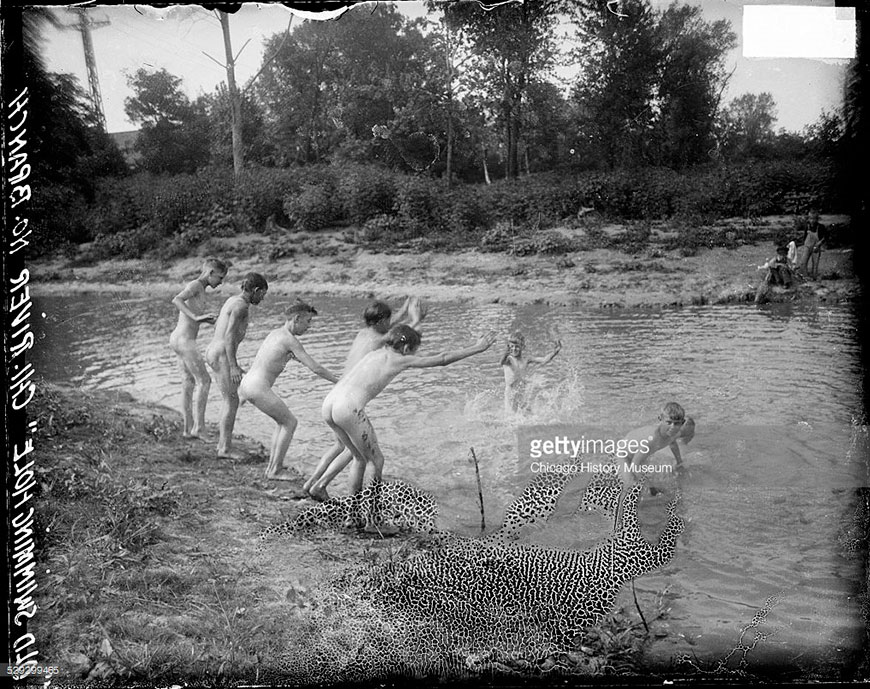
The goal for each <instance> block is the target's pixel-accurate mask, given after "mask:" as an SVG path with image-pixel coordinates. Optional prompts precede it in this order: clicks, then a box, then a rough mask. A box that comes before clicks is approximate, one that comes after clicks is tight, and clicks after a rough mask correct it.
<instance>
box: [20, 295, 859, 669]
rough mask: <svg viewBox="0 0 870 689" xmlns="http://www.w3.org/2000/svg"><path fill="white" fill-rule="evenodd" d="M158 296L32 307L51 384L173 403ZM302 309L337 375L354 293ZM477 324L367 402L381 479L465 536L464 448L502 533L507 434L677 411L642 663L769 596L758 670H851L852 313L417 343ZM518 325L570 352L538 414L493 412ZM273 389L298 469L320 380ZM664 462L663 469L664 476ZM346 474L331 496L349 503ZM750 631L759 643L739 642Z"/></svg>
mask: <svg viewBox="0 0 870 689" xmlns="http://www.w3.org/2000/svg"><path fill="white" fill-rule="evenodd" d="M230 293H231V292H230V290H228V289H227V288H226V287H225V288H224V289H223V290H222V292H221V293H218V294H214V295H211V296H210V298H211V299H212V302H213V305H214V309H215V310H217V308H219V306H220V303H221V301H222V299H223V298H226V297H227V296H229V294H230ZM171 296H172V293H170V292H166V293H165V294H158V295H157V296H153V295H152V296H147V297H144V296H137V295H119V294H112V295H105V294H101V295H76V296H69V297H66V296H44V297H41V298H38V299H37V300H36V306H37V307H38V308H37V309H36V312H35V313H36V315H37V316H38V317H39V318H37V319H34V320H35V321H36V322H37V323H38V326H37V329H38V330H41V332H39V333H38V334H39V337H40V340H39V346H38V349H37V351H36V356H35V357H34V365H35V367H36V368H37V370H38V371H39V372H40V373H41V374H42V375H43V376H44V377H45V378H46V379H47V380H49V381H56V382H64V383H72V384H76V385H80V386H81V387H82V388H84V389H118V390H125V391H128V392H130V393H132V394H133V395H134V396H135V397H137V398H138V399H140V400H143V401H146V402H155V403H160V404H164V405H167V406H172V407H175V406H176V405H177V400H178V396H179V392H178V391H179V383H180V375H179V373H178V369H177V366H176V362H175V360H174V355H173V354H172V353H171V352H170V350H169V348H168V346H167V338H168V335H169V332H170V331H171V330H172V329H173V327H174V323H175V318H176V315H175V310H174V308H173V307H172V305H171V303H170V302H169V299H170V298H171ZM312 302H313V304H314V305H315V306H316V307H317V309H318V310H319V312H320V315H319V316H317V317H316V318H315V319H314V321H313V325H312V328H311V330H310V331H309V332H308V333H307V334H306V335H304V336H303V337H302V338H301V340H302V342H303V344H304V346H305V347H306V349H307V351H308V352H309V353H310V354H311V355H312V356H313V357H314V358H315V359H317V360H318V361H320V362H321V363H323V364H325V365H326V366H327V367H329V368H331V369H332V370H335V371H340V370H341V366H342V363H343V360H344V356H345V355H346V352H347V350H348V347H349V345H350V343H351V341H352V339H353V337H354V335H355V333H356V331H357V330H358V329H359V328H360V327H361V325H362V323H361V313H362V310H363V309H364V307H365V305H366V302H365V301H364V300H360V299H344V298H330V297H317V298H314V299H312ZM286 304H287V299H281V298H278V297H273V295H269V296H268V297H267V298H266V300H265V302H264V303H263V304H262V305H261V306H260V307H254V308H252V311H251V324H250V327H249V332H248V337H247V339H246V340H245V341H244V342H243V343H242V345H241V347H240V350H239V360H240V363H241V364H242V366H243V367H246V366H247V364H248V363H250V361H251V360H252V359H253V356H254V354H255V352H256V349H257V346H258V344H259V342H260V341H262V339H263V338H264V337H265V335H266V334H267V333H268V331H269V330H270V329H272V328H274V327H278V326H279V325H281V317H280V313H281V310H282V308H283V307H284V306H286ZM42 314H44V316H43V315H42ZM40 319H41V321H40ZM489 329H494V330H495V331H496V332H497V333H499V336H500V339H499V341H498V342H497V344H496V345H494V346H493V347H492V348H491V349H490V350H489V351H487V352H485V353H484V354H481V355H478V356H476V357H473V358H471V359H467V360H465V361H462V362H459V363H457V364H454V365H451V366H448V367H445V368H436V369H429V370H423V371H409V372H406V373H404V374H402V375H401V376H400V377H398V378H397V379H396V380H394V381H393V382H392V383H391V384H390V386H389V387H388V388H387V390H386V391H385V392H384V393H383V394H382V395H381V397H380V398H378V399H376V400H374V401H373V402H372V403H371V404H370V405H369V408H368V410H369V416H370V418H371V419H372V422H373V424H374V426H375V429H376V430H377V432H378V437H379V440H380V443H381V446H382V449H383V451H384V455H385V457H386V467H385V476H386V478H387V479H389V478H390V477H395V478H402V479H404V480H408V481H410V482H412V483H415V484H417V485H419V486H421V487H423V488H425V489H427V490H429V491H431V492H432V493H434V494H435V495H436V497H437V499H438V502H439V504H440V506H441V511H440V519H439V526H440V527H441V528H446V529H451V530H454V531H458V532H462V533H466V534H474V533H477V532H478V530H479V522H480V508H479V505H478V497H477V484H476V481H475V474H474V465H473V463H472V462H471V460H470V452H469V448H471V447H473V448H474V450H475V454H476V456H477V459H478V461H479V464H480V474H481V484H482V491H483V495H484V500H485V507H486V518H487V524H488V526H490V527H491V526H497V524H498V522H499V521H500V519H501V516H502V514H503V510H504V508H505V506H506V505H507V504H508V502H509V501H510V499H511V497H512V496H514V495H517V494H518V493H519V491H521V489H522V487H523V486H524V485H525V484H526V483H527V482H528V480H529V479H530V477H531V475H530V472H529V459H528V456H525V457H523V456H521V454H522V453H518V441H517V438H518V432H520V435H523V434H525V437H528V436H529V434H532V435H535V434H540V435H541V437H548V434H550V435H552V433H553V432H554V429H556V430H558V431H559V432H560V433H574V434H580V433H583V434H585V435H586V437H601V438H609V437H612V438H615V439H618V438H620V437H621V436H622V434H624V433H625V432H627V431H629V430H631V429H632V428H634V427H637V426H641V425H644V424H649V423H652V422H653V421H654V420H655V417H656V415H657V414H658V410H659V409H660V407H661V405H662V404H663V403H664V402H666V401H669V400H676V401H679V402H680V403H681V404H682V405H683V407H685V409H686V410H687V413H688V414H689V415H690V416H692V417H693V418H694V419H695V421H696V424H697V434H696V436H695V439H694V440H693V441H692V442H691V444H689V445H688V446H687V447H686V448H684V450H683V459H684V464H685V465H686V470H685V471H684V472H681V473H680V474H661V475H655V476H654V477H651V482H652V484H653V485H657V486H659V487H660V488H661V489H662V491H663V492H662V493H661V494H660V495H658V496H655V497H653V496H650V495H649V493H646V494H645V497H644V499H643V501H642V503H641V509H640V517H641V523H642V525H643V528H644V534H645V536H646V537H647V538H649V539H650V540H652V539H654V538H656V537H657V535H658V529H660V528H661V527H662V526H663V525H664V520H665V511H664V508H665V504H666V502H667V496H671V495H673V494H674V492H675V491H676V490H677V489H679V491H680V493H681V495H682V499H681V503H680V505H679V511H680V513H681V514H682V516H683V518H684V519H685V521H686V529H685V531H684V533H683V535H682V536H681V538H680V540H679V541H678V544H677V552H676V555H675V557H674V559H673V560H672V562H671V563H670V564H669V565H668V566H667V567H665V568H663V569H662V570H660V571H658V572H655V573H653V574H651V575H647V576H645V577H643V578H642V579H640V580H638V581H637V583H636V588H637V592H638V595H639V596H640V597H641V599H643V600H647V601H649V600H652V599H653V598H654V597H655V596H656V594H658V593H660V592H662V591H666V599H667V600H668V602H669V604H670V606H671V612H670V616H669V624H670V627H671V630H672V632H673V633H672V634H671V636H670V637H669V639H668V640H667V641H666V642H660V643H658V644H656V645H654V647H653V652H652V655H651V656H650V658H651V662H655V663H658V664H665V665H666V664H667V662H668V659H669V658H670V657H672V656H673V655H674V654H676V653H691V654H694V655H695V656H697V657H698V658H699V659H701V660H705V661H708V662H709V661H715V660H716V659H717V658H721V657H722V656H723V655H724V654H725V653H727V652H728V651H729V650H731V649H732V648H733V647H734V645H735V644H736V642H737V638H738V636H739V633H740V630H741V629H742V628H743V627H744V626H745V625H746V624H747V623H748V622H749V621H750V620H751V619H752V616H753V614H754V613H755V612H756V611H757V610H758V609H759V608H761V607H762V605H764V603H765V601H766V600H767V599H768V598H769V597H771V596H777V597H778V602H777V604H776V605H775V606H774V607H773V609H772V610H771V612H770V614H769V615H768V617H767V621H766V622H765V624H764V625H762V627H760V628H759V629H760V630H761V631H767V632H769V631H771V630H773V629H775V630H776V631H775V634H773V635H772V636H770V637H769V638H768V639H766V640H765V641H764V642H762V643H761V644H759V646H758V647H757V648H756V649H754V650H753V652H752V653H751V654H750V656H749V660H750V666H751V665H752V663H753V662H754V663H758V664H763V665H765V666H770V665H771V664H773V665H774V666H777V667H782V668H783V669H787V670H789V671H794V672H799V673H805V674H806V676H809V675H810V674H812V673H815V672H820V673H822V675H825V674H826V673H827V671H828V669H830V670H831V671H832V672H834V673H836V672H838V671H839V670H840V669H843V668H847V667H848V666H850V664H851V663H853V662H854V660H855V658H856V657H857V656H858V655H859V654H860V652H861V644H862V639H863V622H862V618H861V610H860V605H859V601H858V600H857V598H856V595H857V592H858V587H859V582H860V577H861V563H860V561H859V560H858V558H856V557H854V556H851V555H850V554H849V553H848V552H847V550H846V549H845V548H844V545H843V541H844V532H845V529H846V527H847V526H848V525H849V521H850V519H851V517H852V515H853V514H854V512H855V508H856V504H857V501H858V496H857V493H856V489H857V488H858V487H860V486H866V485H870V483H868V478H867V471H868V470H867V451H866V449H867V448H866V429H865V425H864V424H865V419H864V412H863V408H862V399H861V391H860V375H861V361H860V355H859V343H858V338H857V334H856V332H857V331H856V319H855V316H854V313H853V312H852V311H851V310H850V308H849V307H845V306H837V305H823V304H803V305H792V304H778V305H768V306H766V307H761V308H758V307H753V306H748V305H734V306H721V307H710V306H705V307H697V308H694V307H693V308H683V309H680V310H644V311H630V310H629V311H626V310H619V311H606V310H598V309H590V310H579V309H572V308H567V307H557V306H553V307H551V306H545V305H539V304H534V305H526V306H509V305H503V304H485V305H470V304H468V303H460V302H457V303H434V304H431V305H430V312H429V316H428V317H427V319H426V321H425V323H424V327H423V345H422V347H421V350H420V352H421V353H422V354H425V353H430V354H431V353H438V352H441V351H444V350H447V349H452V348H457V347H462V346H465V345H468V344H470V343H472V342H473V341H474V340H475V339H476V338H477V336H478V334H479V333H481V332H483V331H486V330H489ZM513 330H521V331H522V332H524V333H525V335H526V340H527V351H528V353H530V354H532V355H543V354H546V353H548V351H549V349H550V347H551V343H552V341H553V340H554V339H556V338H558V339H561V341H562V345H563V348H562V352H561V353H560V354H559V356H558V357H557V358H556V359H554V360H553V362H552V363H550V364H549V365H547V366H546V367H541V368H539V370H538V371H537V373H536V374H535V378H534V380H533V391H532V405H531V409H530V410H529V411H528V412H524V413H522V414H521V415H519V416H517V415H510V416H506V415H505V413H504V411H503V410H502V375H501V369H500V367H499V364H498V361H499V358H500V357H501V355H502V353H503V352H504V347H505V339H506V335H507V333H509V332H511V331H513ZM210 336H211V328H210V327H208V326H205V327H203V329H202V332H201V335H200V337H201V341H202V342H201V344H202V346H203V348H204V345H205V344H206V342H207V338H209V337H210ZM275 389H276V392H277V393H278V395H279V396H280V397H281V398H282V399H284V400H285V401H286V402H287V405H288V406H289V407H290V409H291V410H292V411H293V413H294V414H295V415H296V416H297V418H298V419H299V428H298V431H297V435H296V438H295V439H294V441H293V445H292V446H291V448H290V453H289V455H288V460H289V462H288V463H290V464H292V465H294V466H296V467H298V468H299V469H300V470H301V471H303V473H306V474H307V473H309V472H310V471H311V469H312V468H313V466H314V464H315V463H316V461H317V458H318V456H319V454H320V453H322V452H323V451H324V450H325V449H326V448H327V447H328V445H329V443H330V442H331V437H330V433H329V431H328V429H327V428H326V426H325V425H324V424H323V423H322V422H321V421H320V404H321V402H322V400H323V397H324V396H325V395H326V393H327V392H328V389H329V384H328V383H327V382H326V381H324V380H322V379H320V378H318V377H316V376H314V375H313V374H312V373H311V372H309V371H308V370H307V369H305V368H304V367H302V366H301V365H299V364H298V363H295V362H291V363H290V365H288V367H287V369H286V370H285V372H284V374H283V375H282V376H281V377H280V378H279V379H278V381H277V383H276V388H275ZM219 408H220V401H219V396H218V394H217V390H216V387H215V386H212V395H211V399H210V402H209V409H208V414H207V418H208V420H209V421H212V422H214V421H216V420H217V416H218V412H219ZM236 429H237V432H238V433H240V434H244V435H246V436H249V437H252V438H254V439H256V440H259V441H260V442H262V443H264V444H267V443H268V440H269V437H270V435H271V431H272V422H271V421H270V420H269V419H268V418H266V417H265V416H263V415H262V414H261V413H260V412H258V411H257V410H256V409H254V408H252V407H251V406H250V405H246V406H244V407H242V409H241V410H240V412H239V415H238V420H237V423H236ZM566 429H567V430H566ZM669 455H670V453H669V452H668V451H667V450H666V451H664V452H662V453H660V454H659V455H657V456H656V457H657V458H658V459H660V460H662V462H663V463H665V464H667V463H668V460H669V459H670V456H669ZM343 480H344V477H339V479H337V481H336V483H335V484H334V486H333V488H331V490H332V492H333V494H336V493H338V494H341V493H342V492H343V490H344V484H343ZM575 484H577V485H575ZM581 489H582V482H581V480H580V479H578V480H577V481H574V482H572V485H571V487H570V489H569V491H568V493H567V495H566V496H565V498H564V500H563V503H565V504H567V505H569V506H571V505H570V502H571V500H574V499H576V497H577V496H578V495H579V491H580V490H581ZM574 504H576V502H575V503H574ZM570 513H571V510H570V509H569V510H567V511H566V510H563V509H562V506H561V504H560V511H559V512H558V513H557V514H556V515H555V516H554V518H553V520H551V524H550V525H549V526H548V528H547V530H545V531H541V533H540V534H539V535H538V536H537V538H538V540H540V541H542V542H545V543H548V544H550V545H556V546H563V547H578V548H585V547H587V546H588V545H590V544H591V543H593V542H594V541H595V540H597V539H598V538H599V537H600V536H601V535H602V534H603V533H604V531H603V530H604V529H605V526H604V525H603V524H600V523H599V522H600V521H601V518H600V517H597V516H596V515H581V517H582V518H581V519H579V520H578V518H576V517H571V516H570ZM596 520H597V521H596ZM751 640H752V631H750V632H749V633H748V636H747V637H746V638H745V639H744V642H750V641H751Z"/></svg>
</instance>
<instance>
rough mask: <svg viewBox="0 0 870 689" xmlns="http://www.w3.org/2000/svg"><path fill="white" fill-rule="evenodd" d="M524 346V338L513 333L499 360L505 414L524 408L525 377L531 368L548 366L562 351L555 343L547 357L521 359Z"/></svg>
mask: <svg viewBox="0 0 870 689" xmlns="http://www.w3.org/2000/svg"><path fill="white" fill-rule="evenodd" d="M525 346H526V338H525V337H524V336H523V334H522V333H514V334H513V335H511V336H510V339H509V340H508V345H507V351H506V352H505V353H504V356H502V358H501V366H502V370H503V371H504V410H505V412H506V413H510V412H515V411H517V409H518V408H520V407H524V406H525V405H526V404H527V403H528V400H526V399H525V395H526V375H527V374H528V372H529V369H530V368H531V367H532V366H537V365H540V364H549V363H550V362H551V361H552V360H553V358H554V357H555V356H556V355H557V354H558V353H559V351H560V350H561V349H562V343H561V342H560V341H558V340H557V341H556V344H555V345H554V347H553V352H552V353H551V354H550V355H548V356H540V357H529V358H528V359H526V358H524V357H523V350H524V349H525Z"/></svg>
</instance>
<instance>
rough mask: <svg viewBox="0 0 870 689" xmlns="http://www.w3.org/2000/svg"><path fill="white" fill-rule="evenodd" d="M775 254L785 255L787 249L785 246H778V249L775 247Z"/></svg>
mask: <svg viewBox="0 0 870 689" xmlns="http://www.w3.org/2000/svg"><path fill="white" fill-rule="evenodd" d="M776 253H778V254H787V253H788V247H787V246H785V245H784V244H780V245H779V246H778V247H776Z"/></svg>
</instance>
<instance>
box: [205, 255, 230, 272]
mask: <svg viewBox="0 0 870 689" xmlns="http://www.w3.org/2000/svg"><path fill="white" fill-rule="evenodd" d="M202 267H203V268H208V269H209V270H217V271H219V272H221V273H226V272H227V271H228V270H229V269H230V266H229V264H227V263H225V262H224V261H221V260H220V259H219V258H215V257H214V256H209V257H208V258H206V259H205V260H204V261H203V262H202Z"/></svg>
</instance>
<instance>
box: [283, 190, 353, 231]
mask: <svg viewBox="0 0 870 689" xmlns="http://www.w3.org/2000/svg"><path fill="white" fill-rule="evenodd" d="M284 213H285V214H286V215H287V218H288V219H289V220H290V222H291V223H292V224H293V226H294V227H295V228H296V229H297V230H305V231H309V232H311V231H316V230H322V229H323V228H324V227H328V226H329V225H331V224H333V223H334V222H335V221H336V220H338V219H339V218H340V217H341V207H340V205H339V204H338V203H337V201H336V198H335V191H334V190H333V189H332V188H331V186H328V185H317V184H306V185H304V186H303V187H302V190H301V191H300V192H299V193H298V194H292V195H290V196H288V197H286V198H285V199H284Z"/></svg>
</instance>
